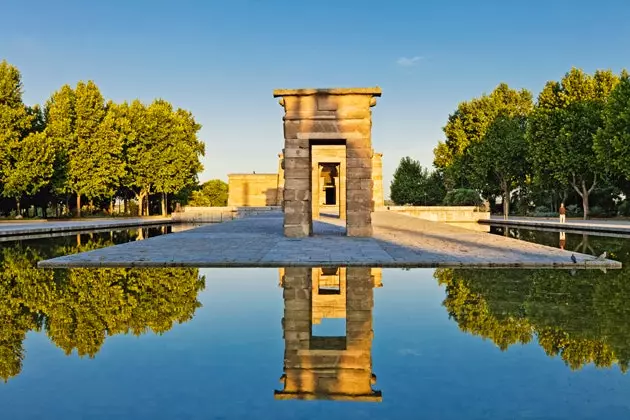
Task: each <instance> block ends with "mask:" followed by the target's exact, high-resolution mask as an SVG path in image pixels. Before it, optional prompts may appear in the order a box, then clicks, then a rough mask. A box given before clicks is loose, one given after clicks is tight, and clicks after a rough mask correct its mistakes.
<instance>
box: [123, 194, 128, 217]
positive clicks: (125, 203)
mask: <svg viewBox="0 0 630 420" xmlns="http://www.w3.org/2000/svg"><path fill="white" fill-rule="evenodd" d="M127 206H128V200H127V199H126V198H125V199H124V200H123V213H124V214H127Z"/></svg>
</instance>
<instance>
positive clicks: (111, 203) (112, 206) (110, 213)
mask: <svg viewBox="0 0 630 420" xmlns="http://www.w3.org/2000/svg"><path fill="white" fill-rule="evenodd" d="M113 214H114V197H112V198H111V199H110V200H109V215H110V216H112V215H113Z"/></svg>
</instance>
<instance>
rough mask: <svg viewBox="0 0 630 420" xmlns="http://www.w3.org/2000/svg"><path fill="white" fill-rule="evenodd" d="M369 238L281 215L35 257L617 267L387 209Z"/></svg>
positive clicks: (335, 224)
mask: <svg viewBox="0 0 630 420" xmlns="http://www.w3.org/2000/svg"><path fill="white" fill-rule="evenodd" d="M373 226H374V236H373V237H371V238H359V237H347V236H343V233H344V227H343V226H340V225H339V220H338V219H331V220H330V222H322V221H319V222H315V226H314V229H315V236H313V237H307V238H286V237H284V236H283V233H282V218H281V217H278V216H274V217H269V216H268V217H249V218H244V219H237V220H233V221H229V222H224V223H220V224H213V225H208V226H202V227H199V228H196V229H193V230H188V231H185V232H180V233H173V234H170V235H164V236H158V237H154V238H150V239H147V240H144V241H139V242H131V243H126V244H122V245H116V246H113V247H109V248H102V249H97V250H94V251H89V252H84V253H80V254H74V255H68V256H64V257H59V258H54V259H51V260H46V261H41V262H40V263H39V264H38V266H39V267H42V268H43V267H46V268H65V267H166V266H171V267H184V266H187V267H315V266H364V267H478V268H506V267H521V268H545V267H548V268H554V267H556V268H560V267H564V268H576V269H577V268H621V263H619V262H616V261H611V260H597V259H596V258H595V257H592V256H588V255H583V254H577V253H575V257H576V258H577V263H573V262H572V261H571V255H572V253H571V252H568V251H563V250H560V249H557V248H551V247H547V246H542V245H537V244H532V243H528V242H523V241H519V240H516V239H511V238H506V237H502V236H497V235H490V234H486V233H479V232H475V231H470V230H466V229H463V228H459V227H454V226H449V225H446V224H442V223H437V222H431V221H427V220H422V219H417V218H414V217H410V216H406V215H400V214H395V213H391V212H386V211H383V212H380V211H379V212H375V213H374V214H373Z"/></svg>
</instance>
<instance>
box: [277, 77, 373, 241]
mask: <svg viewBox="0 0 630 420" xmlns="http://www.w3.org/2000/svg"><path fill="white" fill-rule="evenodd" d="M273 95H274V97H280V98H281V99H280V105H282V106H283V107H284V110H285V115H284V150H283V154H284V179H285V181H284V235H285V236H288V237H304V236H309V235H312V233H313V216H315V217H317V212H318V211H319V210H318V209H319V205H318V202H319V200H320V197H319V195H317V196H316V197H314V194H319V191H321V190H322V188H321V186H320V185H319V179H320V178H322V176H321V174H322V171H326V172H327V173H328V174H327V179H329V180H333V181H334V182H336V183H337V184H336V189H335V190H334V193H333V192H331V193H330V196H329V197H328V199H329V201H330V202H333V201H335V202H336V201H338V202H339V209H340V217H341V218H342V219H344V218H345V219H346V234H347V235H348V236H372V219H371V213H372V210H373V208H374V201H373V193H372V189H373V180H372V159H373V153H374V152H373V150H372V113H371V110H370V107H372V106H374V105H376V97H378V96H381V89H380V88H378V87H374V88H352V89H294V90H289V89H279V90H275V91H274V92H273ZM339 157H341V158H340V159H339ZM331 182H332V181H331ZM333 194H334V197H333ZM314 212H315V214H313V213H314Z"/></svg>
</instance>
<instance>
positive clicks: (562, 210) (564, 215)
mask: <svg viewBox="0 0 630 420" xmlns="http://www.w3.org/2000/svg"><path fill="white" fill-rule="evenodd" d="M558 212H559V213H560V223H564V222H565V221H566V218H567V209H566V208H565V207H564V203H560V210H558Z"/></svg>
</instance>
